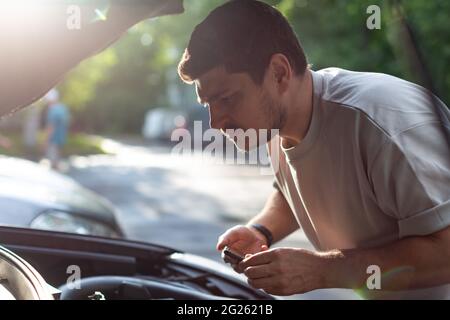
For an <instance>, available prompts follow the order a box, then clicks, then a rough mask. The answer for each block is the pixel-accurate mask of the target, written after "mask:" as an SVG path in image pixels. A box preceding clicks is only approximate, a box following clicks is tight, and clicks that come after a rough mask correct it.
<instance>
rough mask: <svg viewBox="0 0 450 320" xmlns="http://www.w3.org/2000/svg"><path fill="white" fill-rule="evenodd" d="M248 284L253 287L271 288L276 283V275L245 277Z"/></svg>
mask: <svg viewBox="0 0 450 320" xmlns="http://www.w3.org/2000/svg"><path fill="white" fill-rule="evenodd" d="M247 282H248V284H249V285H251V286H252V287H253V288H255V289H267V288H273V287H274V286H276V285H277V279H276V277H266V278H259V279H247Z"/></svg>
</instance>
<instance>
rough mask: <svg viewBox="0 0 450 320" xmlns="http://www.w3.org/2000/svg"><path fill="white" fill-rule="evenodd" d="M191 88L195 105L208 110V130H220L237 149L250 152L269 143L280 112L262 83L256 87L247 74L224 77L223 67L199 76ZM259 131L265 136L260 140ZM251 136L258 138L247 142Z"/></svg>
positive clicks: (268, 85) (276, 127) (233, 74)
mask: <svg viewBox="0 0 450 320" xmlns="http://www.w3.org/2000/svg"><path fill="white" fill-rule="evenodd" d="M195 85H196V91H197V96H198V100H199V102H200V103H201V104H203V105H207V106H208V110H209V115H210V126H211V128H214V129H218V130H221V132H222V133H223V134H224V135H225V136H226V137H227V138H228V139H230V140H231V141H233V142H234V143H235V144H236V146H237V147H238V148H239V149H241V150H245V151H248V150H251V149H253V148H255V147H257V146H259V145H261V144H263V143H265V142H267V141H269V140H270V130H271V129H279V127H280V118H281V117H280V108H279V106H278V104H277V102H276V98H277V97H276V94H275V91H274V90H273V88H271V85H270V82H269V81H266V79H265V80H264V81H263V83H262V85H257V84H256V83H255V82H254V81H253V80H252V78H251V77H250V76H249V75H248V74H247V73H228V72H227V71H226V70H225V68H224V67H216V68H214V69H211V70H209V71H208V72H206V73H205V74H203V75H202V76H200V77H199V78H198V79H197V80H196V81H195ZM233 129H234V132H233ZM239 129H240V130H239ZM261 129H265V130H266V132H267V133H268V134H267V135H265V137H264V138H263V139H261V137H262V136H260V132H264V131H260V130H261ZM252 133H253V134H252ZM243 135H244V136H243ZM255 136H256V137H259V138H258V139H256V140H255V139H254V138H250V139H249V137H255ZM245 137H247V138H245Z"/></svg>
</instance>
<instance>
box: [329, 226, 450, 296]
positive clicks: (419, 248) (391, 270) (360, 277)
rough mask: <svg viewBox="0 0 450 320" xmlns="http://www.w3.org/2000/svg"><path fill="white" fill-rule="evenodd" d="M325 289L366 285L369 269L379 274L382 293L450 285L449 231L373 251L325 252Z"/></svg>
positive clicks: (415, 238) (395, 243)
mask: <svg viewBox="0 0 450 320" xmlns="http://www.w3.org/2000/svg"><path fill="white" fill-rule="evenodd" d="M324 256H325V257H327V258H329V259H327V268H326V269H325V272H326V273H327V275H326V278H327V279H328V280H327V282H328V283H327V287H334V288H336V287H338V288H361V287H365V286H366V281H367V279H368V277H369V276H370V274H368V271H367V270H368V267H369V266H371V265H375V266H378V267H379V268H380V271H381V290H406V289H417V288H426V287H431V286H438V285H442V284H445V283H450V228H449V227H447V229H444V230H442V231H440V232H437V233H435V234H432V235H428V236H423V237H410V238H405V239H402V240H398V241H396V242H394V243H391V244H389V245H386V246H382V247H378V248H373V249H351V250H340V251H335V252H330V253H324Z"/></svg>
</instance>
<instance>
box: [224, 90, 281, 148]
mask: <svg viewBox="0 0 450 320" xmlns="http://www.w3.org/2000/svg"><path fill="white" fill-rule="evenodd" d="M261 100H262V104H261V107H260V110H261V116H262V117H263V118H264V119H266V120H267V126H266V128H263V129H265V130H266V136H265V137H264V136H260V132H256V140H255V139H253V140H252V139H250V138H249V137H248V136H247V135H246V134H245V133H246V132H247V133H248V131H247V130H249V129H242V130H243V131H244V132H242V131H238V133H240V134H242V133H243V134H244V136H242V135H241V136H236V135H233V134H232V132H228V133H229V134H228V133H227V132H224V131H223V130H221V132H222V134H223V135H224V136H225V137H226V138H227V139H228V140H230V141H231V142H233V143H234V145H235V146H236V148H237V149H238V150H239V151H242V152H249V151H252V150H254V149H256V148H259V147H260V146H261V145H262V144H266V143H268V142H270V141H271V140H272V138H273V136H272V134H273V130H277V132H279V131H280V130H281V128H282V127H283V125H284V123H285V122H286V116H285V112H284V108H282V106H281V105H277V103H276V102H275V100H274V99H273V98H272V97H271V96H270V95H269V94H268V93H267V92H263V93H262V97H261ZM238 130H239V129H238ZM250 130H251V129H250ZM234 131H235V132H236V131H237V130H236V129H235V130H234ZM260 138H261V139H260ZM261 140H262V141H261Z"/></svg>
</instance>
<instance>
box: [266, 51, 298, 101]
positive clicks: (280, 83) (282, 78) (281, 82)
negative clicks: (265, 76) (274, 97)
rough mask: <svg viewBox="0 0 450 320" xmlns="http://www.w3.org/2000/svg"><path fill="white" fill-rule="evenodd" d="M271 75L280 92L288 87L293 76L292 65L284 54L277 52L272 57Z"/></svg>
mask: <svg viewBox="0 0 450 320" xmlns="http://www.w3.org/2000/svg"><path fill="white" fill-rule="evenodd" d="M269 77H270V78H269V79H270V81H272V82H273V83H274V84H275V86H276V87H277V90H278V92H279V93H280V94H283V93H284V92H285V91H286V90H287V89H288V87H289V81H290V80H291V78H292V67H291V64H290V63H289V60H288V59H287V58H286V56H285V55H284V54H282V53H276V54H274V55H272V57H271V58H270V62H269Z"/></svg>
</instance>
